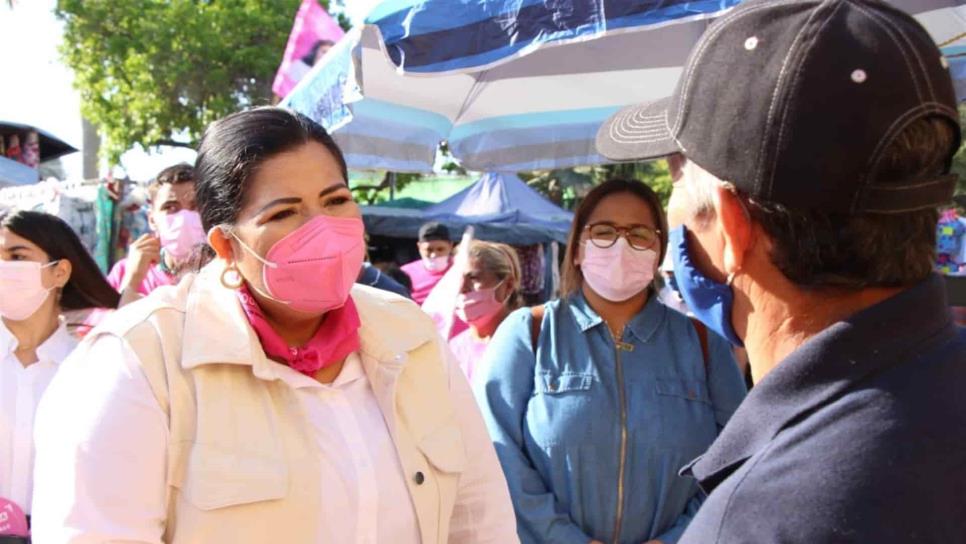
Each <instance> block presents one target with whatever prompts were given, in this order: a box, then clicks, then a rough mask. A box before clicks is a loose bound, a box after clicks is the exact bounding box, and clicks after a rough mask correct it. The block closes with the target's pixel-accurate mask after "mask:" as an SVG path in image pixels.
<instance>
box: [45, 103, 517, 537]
mask: <svg viewBox="0 0 966 544" xmlns="http://www.w3.org/2000/svg"><path fill="white" fill-rule="evenodd" d="M196 172H197V176H198V178H197V193H196V196H197V204H198V209H199V212H200V213H201V216H202V221H203V223H204V228H205V229H206V231H207V232H208V240H209V243H210V245H211V247H212V248H213V250H214V253H215V254H217V258H216V259H215V260H214V261H213V262H212V263H210V264H209V265H208V266H206V267H205V268H204V269H203V270H202V271H201V272H200V273H198V274H197V275H192V276H188V277H186V278H184V279H183V280H182V282H181V283H180V284H179V285H178V286H176V287H169V288H163V289H160V290H158V291H155V292H154V293H152V294H151V296H149V297H147V298H146V299H144V300H143V301H140V302H139V303H138V304H134V305H131V306H129V307H125V308H123V309H121V310H120V311H119V312H117V314H115V315H114V316H112V318H111V319H109V320H108V321H107V322H105V323H104V324H103V326H102V327H101V328H100V329H99V330H98V331H95V333H93V334H94V336H93V337H92V338H88V339H86V340H85V342H84V343H83V344H82V346H81V347H80V348H79V349H78V351H77V352H76V354H75V355H74V356H72V357H71V358H70V359H69V360H68V361H67V362H66V363H65V364H64V365H63V366H64V368H63V369H62V371H61V373H60V374H59V375H58V377H57V378H56V379H55V380H54V383H53V384H52V385H51V388H50V394H49V395H48V398H47V399H46V400H45V401H44V403H42V404H41V407H40V409H39V412H38V422H37V431H36V439H37V450H38V454H37V471H36V474H37V483H36V486H37V489H36V493H35V499H34V535H35V539H36V540H38V541H40V542H43V543H48V542H50V543H81V542H84V543H86V542H108V541H110V542H114V541H124V542H148V543H157V542H177V543H194V542H212V543H222V542H225V543H227V542H231V543H233V544H237V543H242V544H243V543H265V542H285V543H286V544H288V543H295V544H298V543H316V542H336V543H340V544H341V543H377V542H387V543H389V542H391V543H393V544H396V543H402V544H405V543H414V544H415V543H418V542H422V543H424V544H432V543H443V542H454V543H456V542H467V543H469V542H473V543H486V542H492V543H500V544H503V543H506V542H516V541H517V539H516V534H515V520H514V517H513V510H512V506H511V504H510V499H509V493H508V491H507V487H506V483H505V480H504V478H503V473H502V471H501V470H500V466H499V462H498V460H497V458H496V454H495V452H494V450H493V446H492V443H491V442H490V439H489V437H488V435H487V431H486V428H485V426H484V424H483V420H482V418H481V416H480V413H479V411H478V409H477V407H476V404H475V401H474V399H473V396H472V394H471V393H470V390H469V387H468V385H467V383H466V381H465V379H464V378H463V376H462V374H461V372H460V370H459V367H458V364H457V363H456V362H455V360H454V358H453V357H452V356H451V354H450V353H449V351H448V350H447V349H446V347H445V343H444V342H443V341H442V339H440V338H439V337H438V335H436V333H435V329H434V326H433V323H432V320H431V319H430V318H429V317H427V316H426V315H425V314H422V313H421V311H420V310H419V309H418V308H417V307H416V306H415V305H414V304H413V303H412V302H410V301H408V300H405V299H402V298H400V297H398V296H395V295H392V294H390V293H386V292H382V291H376V290H374V289H369V288H366V287H362V286H355V287H353V281H354V280H355V278H356V276H357V275H358V273H359V269H360V267H361V265H362V259H363V255H364V241H363V227H362V220H361V214H360V212H359V208H358V206H357V205H356V204H355V202H354V201H353V199H352V194H351V193H350V191H349V189H348V187H347V181H346V180H347V179H348V178H347V173H346V165H345V160H344V159H343V157H342V154H341V152H340V150H339V148H338V147H337V146H336V144H335V142H334V141H333V140H332V138H331V137H330V136H329V135H328V134H327V133H326V132H325V131H324V129H322V127H320V126H319V125H317V124H315V123H314V122H312V121H310V120H309V119H307V118H305V117H303V116H301V115H298V114H295V113H292V112H290V111H287V110H284V109H280V108H259V109H255V110H251V111H247V112H242V113H238V114H234V115H231V116H229V117H227V118H225V119H222V120H221V121H218V122H216V123H215V124H213V125H212V126H211V127H209V129H208V131H207V132H206V134H205V137H204V138H203V140H202V143H201V147H200V150H199V156H198V162H197V165H196Z"/></svg>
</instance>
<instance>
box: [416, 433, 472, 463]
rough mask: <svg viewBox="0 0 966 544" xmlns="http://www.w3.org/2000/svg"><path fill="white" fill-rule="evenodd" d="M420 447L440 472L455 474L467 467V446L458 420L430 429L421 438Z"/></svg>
mask: <svg viewBox="0 0 966 544" xmlns="http://www.w3.org/2000/svg"><path fill="white" fill-rule="evenodd" d="M418 448H419V451H421V452H423V455H425V456H426V459H427V460H428V461H429V463H430V464H431V465H433V467H435V468H436V470H438V471H440V472H446V473H451V474H455V473H460V472H463V471H464V470H465V469H466V462H467V460H466V447H465V446H464V444H463V433H462V432H461V431H460V428H459V425H457V424H456V422H453V423H452V424H447V425H444V426H442V427H439V428H438V429H434V430H433V431H430V432H429V434H427V435H426V436H424V437H423V438H422V439H420V441H419V445H418Z"/></svg>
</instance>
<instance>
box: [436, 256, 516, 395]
mask: <svg viewBox="0 0 966 544" xmlns="http://www.w3.org/2000/svg"><path fill="white" fill-rule="evenodd" d="M468 251H469V255H468V257H469V269H468V270H467V271H466V272H465V273H464V274H463V286H462V289H461V290H460V294H459V297H458V298H457V300H456V315H457V316H458V317H459V318H460V319H461V320H463V321H464V322H466V323H468V324H469V326H470V328H469V329H467V330H465V331H463V332H461V333H460V334H458V335H456V336H454V337H453V338H451V339H450V341H449V346H450V348H451V349H452V350H453V353H454V354H455V355H456V358H457V359H458V360H459V362H460V367H462V369H463V372H464V373H465V374H466V377H467V379H469V380H470V381H473V376H474V375H476V374H478V373H479V372H480V368H479V363H480V361H481V360H482V359H483V355H484V354H485V353H486V347H487V345H489V342H490V337H492V336H493V333H494V332H496V329H497V327H499V326H500V323H502V322H503V320H504V319H505V318H506V316H508V315H509V314H510V312H512V311H513V310H516V309H517V308H519V307H520V306H522V305H523V298H522V296H521V295H520V260H519V258H518V257H517V253H516V251H515V250H514V249H513V248H512V247H510V246H508V245H505V244H495V243H492V242H483V241H480V240H474V241H473V242H472V244H471V245H470V247H469V250H468Z"/></svg>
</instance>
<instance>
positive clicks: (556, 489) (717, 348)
mask: <svg viewBox="0 0 966 544" xmlns="http://www.w3.org/2000/svg"><path fill="white" fill-rule="evenodd" d="M531 319H532V318H531V313H530V310H529V309H522V310H519V311H517V312H514V313H513V314H511V315H510V316H509V317H508V318H507V319H506V320H505V321H504V323H503V324H502V325H501V326H500V329H499V330H498V331H497V333H496V334H495V335H494V337H493V339H492V341H491V342H490V346H489V349H488V350H487V354H486V359H485V362H484V365H483V368H485V369H486V375H485V376H481V378H482V379H480V380H479V381H478V382H477V389H476V395H477V399H478V400H479V402H480V405H481V407H482V410H483V416H484V418H485V419H486V423H487V426H488V427H489V430H490V436H491V437H492V438H493V441H494V443H495V445H496V450H497V454H498V456H499V457H500V462H501V464H502V465H503V470H504V472H505V473H506V477H507V483H508V485H509V487H510V494H511V495H512V498H513V505H514V508H515V510H516V514H517V531H518V533H519V535H520V539H521V541H522V542H523V543H554V544H567V543H579V544H587V542H589V541H590V540H592V539H597V540H601V541H604V542H608V543H609V542H620V543H628V544H641V543H642V542H645V541H647V540H650V539H653V538H658V539H660V540H662V541H663V542H665V543H666V544H672V543H674V542H676V541H677V539H678V538H679V537H680V536H681V533H682V532H683V531H684V529H685V527H686V526H687V524H688V522H689V521H690V519H691V517H692V516H693V515H694V514H695V512H696V511H697V509H698V507H699V506H700V504H701V500H702V496H701V495H699V493H700V492H699V490H698V487H697V485H695V483H694V482H693V480H690V479H688V478H684V477H681V476H679V475H678V471H679V470H680V469H681V468H682V467H683V466H684V465H686V464H687V463H689V462H690V461H691V460H693V459H694V458H696V457H698V456H699V455H701V454H702V453H703V452H704V451H705V450H706V449H707V448H708V446H709V445H710V444H711V443H712V442H713V441H714V439H715V437H716V436H717V434H718V432H719V431H720V430H721V428H722V427H723V426H724V425H725V422H727V420H728V418H729V417H730V416H731V414H732V412H734V410H735V409H736V408H737V406H738V404H739V403H740V402H741V400H742V398H744V395H745V392H746V390H745V385H744V380H743V379H742V377H741V374H740V372H739V370H738V367H737V365H736V364H735V361H734V357H733V355H732V351H731V348H730V346H729V345H728V344H727V343H726V342H725V341H724V340H723V339H721V338H719V337H717V336H716V335H714V334H713V333H709V334H708V344H709V346H708V347H709V350H708V351H709V360H708V362H707V367H706V366H705V362H704V358H703V355H702V351H701V343H700V340H699V339H698V334H697V331H696V330H695V329H694V326H693V324H692V323H691V321H690V320H689V319H688V318H687V317H685V316H684V315H682V314H680V313H678V312H676V311H674V310H670V309H668V308H667V307H666V306H664V305H663V304H661V303H660V302H659V301H658V300H656V297H651V299H650V300H649V302H648V303H647V305H646V306H645V308H644V309H643V310H642V311H641V312H640V313H639V314H638V315H637V316H635V317H634V318H633V319H632V320H631V321H630V323H628V325H627V327H626V329H625V330H624V333H623V337H622V342H623V343H622V348H621V349H620V350H618V349H617V343H615V341H614V339H613V338H612V336H611V333H610V331H609V330H608V329H607V326H606V325H605V324H604V322H603V320H602V319H601V317H600V316H599V315H597V313H596V312H594V310H593V309H592V308H591V307H590V305H589V304H587V302H586V300H585V299H584V298H583V296H581V295H580V294H576V295H573V296H572V297H570V298H569V299H566V300H559V301H554V302H551V303H549V304H547V305H546V309H545V313H544V318H543V322H542V325H541V328H540V336H539V339H538V340H537V347H536V354H534V350H533V348H532V345H531ZM621 390H623V400H622V395H621ZM622 407H623V408H622ZM622 413H624V414H626V417H624V418H622ZM622 421H623V422H624V423H622ZM622 444H623V445H622ZM622 451H623V452H624V453H623V455H622ZM622 458H623V462H622ZM622 466H623V469H622ZM621 472H623V478H621V477H620V475H621ZM619 497H621V498H622V500H619ZM619 503H620V506H619Z"/></svg>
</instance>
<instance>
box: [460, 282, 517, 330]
mask: <svg viewBox="0 0 966 544" xmlns="http://www.w3.org/2000/svg"><path fill="white" fill-rule="evenodd" d="M501 285H503V282H502V281H501V282H500V283H498V284H496V285H495V286H493V287H487V288H484V289H477V290H475V291H469V292H466V293H460V294H459V295H458V296H457V297H456V315H457V317H459V318H460V319H461V320H463V321H464V322H466V323H469V324H470V325H475V324H477V323H486V322H487V321H489V320H490V319H493V317H494V316H495V315H496V314H497V313H499V312H500V310H501V309H502V308H503V304H504V303H505V302H506V301H503V302H501V301H499V300H497V299H496V290H497V289H499V288H500V286H501Z"/></svg>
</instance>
